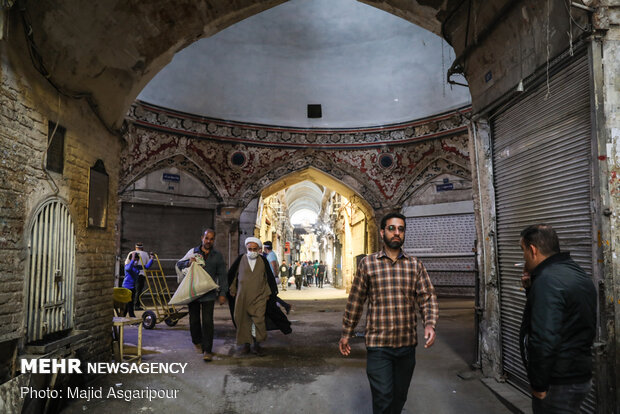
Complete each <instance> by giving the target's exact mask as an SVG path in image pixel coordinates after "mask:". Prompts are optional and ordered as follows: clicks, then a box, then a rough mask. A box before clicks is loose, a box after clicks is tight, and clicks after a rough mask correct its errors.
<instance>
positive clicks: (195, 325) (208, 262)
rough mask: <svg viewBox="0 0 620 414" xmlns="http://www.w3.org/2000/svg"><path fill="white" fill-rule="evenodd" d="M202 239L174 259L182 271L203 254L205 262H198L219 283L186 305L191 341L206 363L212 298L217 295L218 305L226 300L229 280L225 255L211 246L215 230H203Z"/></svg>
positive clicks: (210, 349)
mask: <svg viewBox="0 0 620 414" xmlns="http://www.w3.org/2000/svg"><path fill="white" fill-rule="evenodd" d="M201 240H202V244H201V245H200V246H197V247H194V248H191V249H189V251H188V252H187V254H186V255H185V256H183V258H182V259H181V260H179V261H178V262H177V267H178V268H179V269H180V270H183V269H185V268H186V267H189V266H191V264H192V263H193V262H195V261H196V256H198V257H202V259H203V260H204V264H201V266H202V268H203V269H204V270H205V271H206V272H207V273H208V274H209V275H210V276H211V277H212V278H213V281H214V282H215V283H217V284H218V285H219V289H215V290H212V291H210V292H207V293H205V294H204V295H202V296H201V297H199V298H198V299H196V300H194V301H193V302H190V303H189V305H188V308H189V331H190V334H191V335H192V342H193V343H194V346H195V347H196V350H197V351H198V352H200V353H202V354H203V357H202V359H204V360H205V361H207V362H209V361H212V360H213V331H214V327H213V308H214V307H215V299H216V298H218V300H219V303H220V305H223V304H224V303H226V292H227V291H228V279H227V277H226V264H225V263H224V258H223V257H222V255H221V253H220V252H218V251H217V250H215V249H213V243H214V242H215V230H212V229H207V230H205V231H204V233H203V234H202V239H201ZM199 263H200V261H199ZM201 319H202V321H201Z"/></svg>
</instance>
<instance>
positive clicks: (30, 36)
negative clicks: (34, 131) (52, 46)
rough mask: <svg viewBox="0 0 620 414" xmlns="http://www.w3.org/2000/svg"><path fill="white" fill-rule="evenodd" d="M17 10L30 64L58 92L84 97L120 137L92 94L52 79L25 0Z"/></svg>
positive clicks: (108, 128)
mask: <svg viewBox="0 0 620 414" xmlns="http://www.w3.org/2000/svg"><path fill="white" fill-rule="evenodd" d="M18 4H19V11H20V12H21V16H22V24H23V26H24V35H25V37H26V44H27V46H28V54H29V55H30V60H31V61H32V65H33V66H34V68H35V69H36V70H37V71H38V72H39V73H40V74H41V75H42V76H43V77H44V78H45V79H46V80H47V82H48V83H49V84H50V85H51V86H52V87H53V88H54V89H55V90H56V91H57V92H58V93H59V94H60V95H63V96H66V97H68V98H71V99H85V100H86V102H87V103H88V106H89V107H90V109H91V110H92V111H93V113H94V114H95V116H96V117H97V119H99V122H101V124H102V125H103V126H104V128H105V129H106V130H107V131H108V132H109V133H111V134H112V135H115V136H118V137H122V134H121V133H120V131H118V130H115V129H113V128H112V127H111V126H109V125H108V124H107V122H106V121H105V120H104V119H103V117H102V115H101V113H100V112H99V110H98V107H99V105H98V104H97V102H96V101H95V99H94V98H93V95H92V94H91V93H90V92H74V91H70V90H67V89H65V88H63V87H61V86H59V85H58V84H57V83H56V82H55V81H54V80H53V79H52V74H51V73H50V72H49V71H48V70H47V68H46V66H45V63H44V61H43V57H42V56H41V53H39V49H38V48H37V45H36V43H35V41H34V30H33V27H32V23H31V19H30V15H29V13H28V10H27V9H26V2H25V1H23V0H21V1H19V3H18Z"/></svg>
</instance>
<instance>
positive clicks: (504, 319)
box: [492, 55, 594, 411]
mask: <svg viewBox="0 0 620 414" xmlns="http://www.w3.org/2000/svg"><path fill="white" fill-rule="evenodd" d="M549 86H550V91H551V93H550V95H549V96H548V97H546V94H547V87H546V85H544V84H543V85H542V86H540V87H539V88H537V89H536V90H534V91H533V92H532V93H531V94H529V95H527V96H525V97H524V98H523V99H522V100H520V101H519V102H517V103H516V104H514V105H512V106H511V107H510V108H509V109H508V110H506V111H505V112H503V113H501V114H500V115H499V116H497V118H496V119H495V121H494V122H493V123H492V133H493V163H494V179H495V195H496V211H497V249H498V258H499V259H498V261H499V272H500V287H501V326H502V352H503V365H504V370H505V372H506V374H507V375H508V379H509V381H510V382H512V383H513V384H515V385H517V386H518V387H519V388H521V389H523V390H524V391H526V392H527V390H528V385H527V384H528V380H527V374H526V372H525V369H524V367H523V364H522V362H521V355H520V351H519V341H518V338H519V329H520V325H521V315H522V313H523V308H524V307H525V293H524V291H523V289H522V288H521V283H520V277H521V271H522V270H521V268H517V267H515V266H514V264H515V263H517V262H522V261H523V255H522V253H521V249H520V246H519V234H520V232H521V230H522V229H523V228H524V227H526V226H527V225H530V224H535V223H542V222H544V223H547V224H550V225H552V226H553V227H554V229H555V230H556V231H557V233H558V236H559V238H560V247H561V248H562V250H563V251H570V253H571V256H572V257H573V259H574V260H575V261H576V262H578V263H579V265H580V266H582V267H583V268H584V269H585V270H586V272H588V273H589V274H590V275H591V274H592V265H593V263H592V260H593V259H592V257H593V251H594V250H593V249H594V240H593V237H592V226H593V222H592V213H591V204H590V200H591V188H592V175H591V171H592V166H591V153H592V150H591V137H590V129H591V121H590V91H589V70H588V65H587V59H586V56H585V55H582V56H581V57H580V58H577V59H575V60H574V61H573V62H571V63H570V64H569V65H568V66H567V67H566V68H564V69H563V70H562V71H560V72H559V73H557V74H556V75H554V76H553V77H552V78H551V79H550V85H549ZM593 404H594V403H593V401H592V399H591V398H590V399H589V401H588V402H587V403H586V404H584V405H585V406H590V405H593ZM589 410H590V409H589V408H587V407H586V411H589Z"/></svg>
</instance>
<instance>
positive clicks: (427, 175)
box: [396, 155, 472, 205]
mask: <svg viewBox="0 0 620 414" xmlns="http://www.w3.org/2000/svg"><path fill="white" fill-rule="evenodd" d="M442 174H451V175H454V176H457V177H459V178H462V179H465V180H469V181H471V179H472V178H471V172H470V167H469V165H468V164H467V163H465V162H462V161H461V160H458V159H456V157H451V156H445V155H441V156H438V157H435V158H432V159H430V160H428V161H426V162H424V163H423V164H421V165H419V166H417V168H416V169H415V173H414V174H412V177H413V178H412V179H411V181H410V183H409V185H408V186H407V187H406V190H405V191H404V192H403V194H402V195H401V196H400V197H399V198H398V202H397V203H396V204H397V205H403V204H404V203H405V202H406V201H407V200H408V199H409V198H411V197H413V196H415V194H416V193H417V192H418V191H420V190H421V189H422V188H424V187H425V186H426V185H427V184H428V183H429V182H430V181H432V180H433V179H435V178H436V177H438V176H440V175H442Z"/></svg>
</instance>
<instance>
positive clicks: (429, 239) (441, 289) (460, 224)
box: [403, 214, 476, 298]
mask: <svg viewBox="0 0 620 414" xmlns="http://www.w3.org/2000/svg"><path fill="white" fill-rule="evenodd" d="M475 240H476V225H475V222H474V215H473V214H449V215H441V216H427V217H407V232H406V233H405V244H404V245H403V249H404V251H405V253H407V254H411V255H413V256H415V257H417V258H418V259H420V260H421V261H422V263H423V264H424V266H425V267H426V271H427V272H428V274H429V276H430V278H431V281H432V283H433V286H434V287H435V290H436V291H437V294H438V295H440V296H468V297H472V298H473V297H474V287H475V273H474V261H475V257H476V256H475V254H474V253H472V248H473V247H474V245H475V243H474V242H475Z"/></svg>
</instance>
